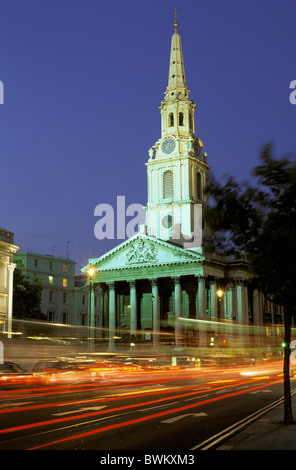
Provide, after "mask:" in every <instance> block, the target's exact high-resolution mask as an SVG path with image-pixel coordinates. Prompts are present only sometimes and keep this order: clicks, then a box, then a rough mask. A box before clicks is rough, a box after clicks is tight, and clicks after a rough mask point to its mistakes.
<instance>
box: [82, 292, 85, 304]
mask: <svg viewBox="0 0 296 470" xmlns="http://www.w3.org/2000/svg"><path fill="white" fill-rule="evenodd" d="M85 300H86V295H85V294H83V296H82V305H85V304H86V302H85Z"/></svg>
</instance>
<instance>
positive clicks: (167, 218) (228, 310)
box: [82, 24, 265, 350]
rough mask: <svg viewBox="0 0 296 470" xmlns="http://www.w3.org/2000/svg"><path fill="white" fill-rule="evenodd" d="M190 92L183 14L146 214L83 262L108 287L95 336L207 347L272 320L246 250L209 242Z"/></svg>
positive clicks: (204, 164)
mask: <svg viewBox="0 0 296 470" xmlns="http://www.w3.org/2000/svg"><path fill="white" fill-rule="evenodd" d="M189 94H190V92H189V90H188V88H187V85H186V80H185V69H184V62H183V54H182V46H181V38H180V35H179V34H178V32H177V24H175V32H174V34H173V37H172V41H171V52H170V66H169V79H168V86H167V89H166V91H165V96H164V100H163V101H162V103H161V106H160V112H161V132H160V138H159V140H158V141H157V142H156V143H155V144H154V145H152V147H151V149H150V150H149V159H148V161H147V163H146V166H147V193H148V194H147V206H146V224H145V226H143V227H142V228H141V231H140V233H138V234H137V235H135V236H134V237H132V238H130V239H128V240H126V241H125V242H123V243H121V244H120V245H118V246H117V247H116V248H114V249H113V250H111V251H109V252H108V253H106V254H104V255H103V256H101V257H99V258H95V259H90V260H89V263H88V265H87V266H85V267H84V268H83V270H82V271H83V272H85V273H87V270H88V268H89V267H90V266H92V267H93V268H95V273H94V275H93V276H92V281H91V282H92V286H94V287H95V288H99V289H100V291H101V296H102V309H101V310H102V313H101V317H100V321H99V326H100V328H101V329H100V330H99V332H98V333H96V336H97V337H98V338H99V339H100V338H102V337H104V338H105V339H107V338H108V343H109V348H110V350H114V349H116V347H117V346H119V345H120V344H127V343H130V342H131V341H132V342H133V343H134V344H137V343H141V344H142V345H143V344H146V345H150V346H151V347H152V346H153V347H162V346H163V347H165V346H173V347H174V348H175V347H177V348H181V347H198V348H206V347H211V346H213V344H211V343H213V341H214V344H215V345H219V346H223V345H225V344H231V343H232V344H233V345H237V344H240V343H241V341H242V340H244V341H245V339H246V338H248V339H247V342H248V343H252V344H257V345H259V344H260V342H261V340H262V331H261V330H260V334H259V336H256V337H255V335H254V331H255V330H252V332H251V327H252V326H254V325H263V324H264V311H265V303H264V302H265V300H264V297H263V295H262V294H261V293H260V292H258V291H257V290H256V289H255V288H254V287H251V284H250V283H249V277H250V276H249V270H248V262H247V260H246V258H243V257H242V258H241V259H230V258H225V257H222V256H219V255H218V254H208V253H206V252H205V250H204V248H203V244H202V240H204V239H205V238H206V236H207V228H206V227H204V223H203V220H202V219H203V213H204V211H205V210H206V208H207V206H208V203H209V201H208V198H207V195H206V194H205V187H206V184H207V179H208V175H209V171H210V166H209V164H208V161H207V153H206V152H205V148H204V144H203V142H202V140H201V138H200V137H199V136H198V133H197V132H196V126H195V111H196V105H195V104H194V102H193V100H191V99H189ZM93 292H94V289H93ZM218 293H219V295H218ZM93 295H94V294H93ZM92 315H94V313H93V314H92ZM92 324H93V318H92ZM221 325H222V326H221ZM256 335H257V333H256ZM263 336H264V335H263ZM213 338H214V340H213Z"/></svg>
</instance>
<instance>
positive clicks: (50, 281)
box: [48, 276, 53, 286]
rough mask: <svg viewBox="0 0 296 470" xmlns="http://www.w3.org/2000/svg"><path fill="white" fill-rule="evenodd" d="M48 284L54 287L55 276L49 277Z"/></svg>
mask: <svg viewBox="0 0 296 470" xmlns="http://www.w3.org/2000/svg"><path fill="white" fill-rule="evenodd" d="M48 283H49V285H51V286H52V285H53V276H48Z"/></svg>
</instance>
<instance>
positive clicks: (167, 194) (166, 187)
mask: <svg viewBox="0 0 296 470" xmlns="http://www.w3.org/2000/svg"><path fill="white" fill-rule="evenodd" d="M173 195H174V181H173V172H172V171H171V170H167V171H165V172H164V174H163V198H164V199H168V198H170V199H172V198H173Z"/></svg>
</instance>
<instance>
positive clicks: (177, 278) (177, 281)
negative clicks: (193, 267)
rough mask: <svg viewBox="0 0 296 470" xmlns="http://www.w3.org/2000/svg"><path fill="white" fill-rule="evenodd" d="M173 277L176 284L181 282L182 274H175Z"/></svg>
mask: <svg viewBox="0 0 296 470" xmlns="http://www.w3.org/2000/svg"><path fill="white" fill-rule="evenodd" d="M172 279H173V281H174V283H175V285H176V284H181V276H173V277H172Z"/></svg>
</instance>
